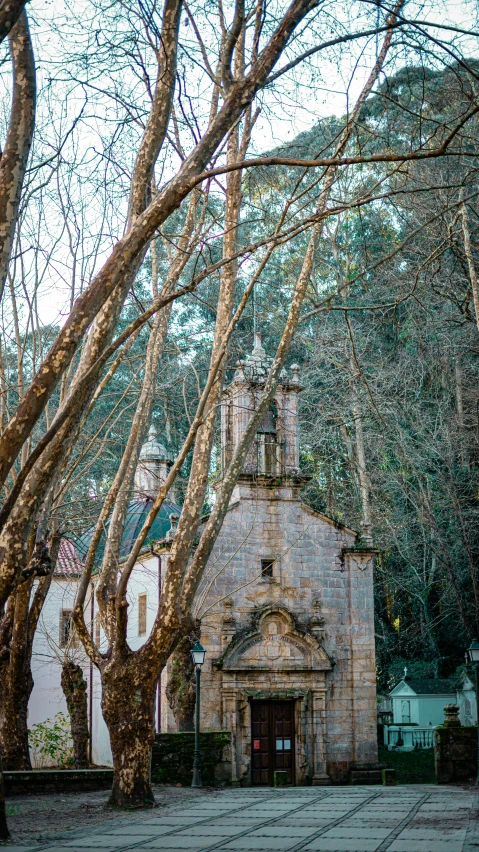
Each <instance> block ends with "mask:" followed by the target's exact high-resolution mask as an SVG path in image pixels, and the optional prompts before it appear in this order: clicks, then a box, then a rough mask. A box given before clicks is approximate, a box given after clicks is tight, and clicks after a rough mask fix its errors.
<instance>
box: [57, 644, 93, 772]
mask: <svg viewBox="0 0 479 852" xmlns="http://www.w3.org/2000/svg"><path fill="white" fill-rule="evenodd" d="M61 683H62V690H63V694H64V696H65V700H66V702H67V707H68V713H69V715H70V727H71V732H72V740H73V756H74V762H75V769H88V766H89V764H88V740H89V731H88V702H87V695H86V692H87V683H86V680H85V678H84V677H83V671H82V668H81V666H79V665H77V663H74V662H73V660H65V661H64V663H63V666H62V679H61Z"/></svg>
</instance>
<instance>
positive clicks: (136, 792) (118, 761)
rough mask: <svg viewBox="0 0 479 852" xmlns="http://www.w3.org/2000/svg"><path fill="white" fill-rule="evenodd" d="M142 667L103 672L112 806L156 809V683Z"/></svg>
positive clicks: (103, 701) (117, 666) (111, 667)
mask: <svg viewBox="0 0 479 852" xmlns="http://www.w3.org/2000/svg"><path fill="white" fill-rule="evenodd" d="M144 680H145V679H144V678H143V682H142V676H141V670H139V666H138V665H136V666H135V671H134V672H133V673H132V672H130V671H128V668H127V666H119V665H118V660H117V661H116V663H115V664H114V665H113V666H107V667H106V669H104V670H103V672H102V702H101V705H102V712H103V718H104V720H105V723H106V726H107V728H108V732H109V734H110V745H111V751H112V755H113V787H112V791H111V796H110V800H109V805H110V807H115V808H127V809H129V810H134V809H136V808H145V807H153V805H154V804H155V799H154V796H153V791H152V789H151V748H152V745H153V742H154V739H155V693H156V682H153V683H151V684H150V683H147V684H145V682H144Z"/></svg>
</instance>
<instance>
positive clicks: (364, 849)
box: [10, 785, 479, 852]
mask: <svg viewBox="0 0 479 852" xmlns="http://www.w3.org/2000/svg"><path fill="white" fill-rule="evenodd" d="M478 805H479V794H477V793H475V792H474V791H471V790H467V789H460V788H457V787H436V786H432V785H431V786H426V785H416V786H409V787H401V788H396V789H395V788H382V787H360V788H358V787H326V788H311V787H309V788H295V789H289V788H287V789H284V790H278V789H276V790H274V789H269V788H266V789H261V790H260V789H258V790H244V789H238V790H227V791H224V792H221V793H219V794H218V795H217V796H215V799H214V801H211V800H209V801H208V802H206V801H205V800H201V801H200V800H195V801H194V803H193V802H188V803H184V804H182V805H176V806H174V807H171V808H165V809H163V810H157V811H155V812H153V813H152V812H151V811H149V812H145V814H144V817H143V816H139V815H138V814H136V815H135V819H134V820H133V819H127V820H125V819H123V820H122V821H121V822H117V823H116V824H115V823H114V822H107V823H104V824H103V825H96V826H95V827H94V828H88V829H83V830H82V831H79V830H77V831H73V832H69V833H65V834H62V835H58V837H57V838H56V839H54V840H52V841H51V842H50V843H44V844H37V845H35V846H20V845H15V844H10V846H11V849H12V852H33V850H35V852H40V850H45V852H90V850H95V852H102V850H104V852H114V850H119V852H129V850H131V852H146V850H151V852H153V851H154V850H157V849H158V850H159V849H161V850H162V852H173V850H185V852H227V850H230V852H256V850H261V852H479V827H478V819H477V813H478Z"/></svg>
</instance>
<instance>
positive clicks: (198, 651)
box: [191, 642, 206, 787]
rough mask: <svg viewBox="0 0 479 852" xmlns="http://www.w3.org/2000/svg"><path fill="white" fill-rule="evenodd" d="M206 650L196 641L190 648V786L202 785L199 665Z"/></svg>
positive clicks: (203, 659)
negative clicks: (192, 727)
mask: <svg viewBox="0 0 479 852" xmlns="http://www.w3.org/2000/svg"><path fill="white" fill-rule="evenodd" d="M205 654H206V651H205V649H204V648H203V645H200V643H199V642H196V645H195V646H194V647H193V648H192V649H191V656H192V658H193V663H194V666H195V668H196V718H195V759H194V761H193V778H192V779H191V786H192V787H202V786H203V784H202V782H201V755H200V678H201V666H202V665H203V663H204V661H205Z"/></svg>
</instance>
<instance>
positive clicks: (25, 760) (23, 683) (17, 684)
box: [2, 667, 33, 772]
mask: <svg viewBox="0 0 479 852" xmlns="http://www.w3.org/2000/svg"><path fill="white" fill-rule="evenodd" d="M9 674H10V672H9ZM12 674H14V675H15V676H14V677H10V678H8V679H7V683H6V688H5V693H4V703H3V712H2V716H3V721H4V724H3V731H2V740H3V768H4V769H5V770H9V771H13V772H14V771H20V770H23V769H27V770H28V769H31V768H32V763H31V760H30V750H29V748H28V723H27V716H28V702H29V699H30V695H31V694H32V689H33V677H32V673H31V671H30V667H28V668H27V671H20V672H19V671H16V672H12Z"/></svg>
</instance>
